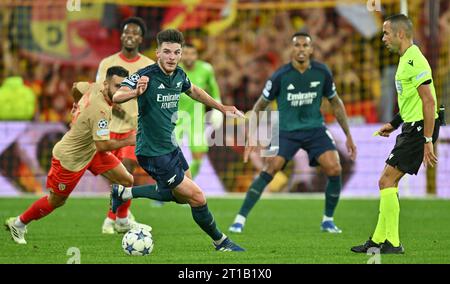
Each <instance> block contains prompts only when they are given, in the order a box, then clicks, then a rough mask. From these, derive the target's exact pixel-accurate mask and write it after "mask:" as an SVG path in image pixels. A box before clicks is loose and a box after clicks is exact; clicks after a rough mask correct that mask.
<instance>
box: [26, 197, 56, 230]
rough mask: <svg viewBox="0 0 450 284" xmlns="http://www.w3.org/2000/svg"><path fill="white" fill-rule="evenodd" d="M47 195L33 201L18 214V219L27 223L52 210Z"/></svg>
mask: <svg viewBox="0 0 450 284" xmlns="http://www.w3.org/2000/svg"><path fill="white" fill-rule="evenodd" d="M47 198H48V195H46V196H44V197H42V198H41V199H38V200H37V201H35V202H34V203H33V204H31V206H30V207H29V208H28V209H27V210H26V211H25V212H23V214H22V215H20V221H21V222H22V223H24V224H28V223H30V222H31V221H33V220H39V219H41V218H43V217H45V216H47V215H48V214H50V213H51V212H52V211H53V209H54V208H53V207H52V206H51V205H50V203H49V202H48V199H47Z"/></svg>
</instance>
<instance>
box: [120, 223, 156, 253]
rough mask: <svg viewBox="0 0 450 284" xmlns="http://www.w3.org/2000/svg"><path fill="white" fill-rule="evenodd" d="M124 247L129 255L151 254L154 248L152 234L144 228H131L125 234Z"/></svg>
mask: <svg viewBox="0 0 450 284" xmlns="http://www.w3.org/2000/svg"><path fill="white" fill-rule="evenodd" d="M122 248H123V251H124V252H125V253H126V254H128V255H134V256H144V255H149V254H150V253H151V252H152V250H153V239H152V234H151V233H150V232H149V231H147V230H145V229H142V228H139V229H131V230H129V231H128V232H126V233H125V235H124V236H123V239H122Z"/></svg>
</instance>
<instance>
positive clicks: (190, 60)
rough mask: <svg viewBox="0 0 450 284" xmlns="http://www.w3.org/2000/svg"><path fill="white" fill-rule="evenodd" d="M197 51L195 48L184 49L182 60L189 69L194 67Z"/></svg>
mask: <svg viewBox="0 0 450 284" xmlns="http://www.w3.org/2000/svg"><path fill="white" fill-rule="evenodd" d="M197 58H198V55H197V50H196V49H195V48H193V47H184V48H183V57H182V58H181V60H182V61H183V64H184V65H185V66H187V67H192V66H193V65H194V63H195V61H196V60H197Z"/></svg>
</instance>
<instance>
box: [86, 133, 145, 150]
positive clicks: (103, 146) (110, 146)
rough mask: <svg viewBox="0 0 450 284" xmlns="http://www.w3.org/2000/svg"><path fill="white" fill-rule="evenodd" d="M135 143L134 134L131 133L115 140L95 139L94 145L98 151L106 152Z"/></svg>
mask: <svg viewBox="0 0 450 284" xmlns="http://www.w3.org/2000/svg"><path fill="white" fill-rule="evenodd" d="M135 144H136V134H132V135H130V136H128V137H127V138H125V139H121V140H117V139H111V140H99V141H95V147H96V148H97V151H98V152H106V151H113V150H117V149H120V148H122V147H126V146H133V145H135Z"/></svg>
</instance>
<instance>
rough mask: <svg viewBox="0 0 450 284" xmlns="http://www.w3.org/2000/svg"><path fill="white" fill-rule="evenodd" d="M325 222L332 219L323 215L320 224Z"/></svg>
mask: <svg viewBox="0 0 450 284" xmlns="http://www.w3.org/2000/svg"><path fill="white" fill-rule="evenodd" d="M325 221H333V217H328V216H326V215H323V218H322V222H325Z"/></svg>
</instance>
